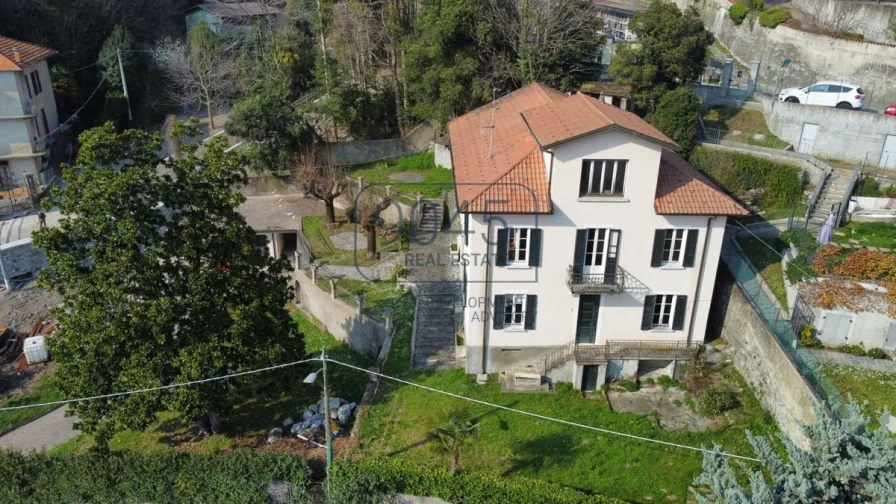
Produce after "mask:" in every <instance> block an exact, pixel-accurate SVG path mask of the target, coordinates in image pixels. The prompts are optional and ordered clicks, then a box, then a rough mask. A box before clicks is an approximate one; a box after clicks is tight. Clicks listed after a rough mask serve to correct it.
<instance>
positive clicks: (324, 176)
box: [293, 145, 348, 224]
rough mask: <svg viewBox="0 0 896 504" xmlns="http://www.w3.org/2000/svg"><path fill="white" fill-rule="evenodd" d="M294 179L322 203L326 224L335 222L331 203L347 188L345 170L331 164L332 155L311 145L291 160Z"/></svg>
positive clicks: (333, 208)
mask: <svg viewBox="0 0 896 504" xmlns="http://www.w3.org/2000/svg"><path fill="white" fill-rule="evenodd" d="M293 170H295V174H296V179H298V181H299V183H300V184H301V185H302V188H303V189H305V191H306V192H308V193H309V194H311V195H312V196H314V197H315V198H317V199H319V200H321V201H323V202H324V206H325V207H326V211H327V222H328V223H330V224H333V223H335V222H336V209H335V207H334V204H333V202H334V201H335V200H336V198H338V197H339V196H341V195H342V193H343V192H345V190H346V187H347V186H348V179H347V178H346V173H345V168H344V167H342V166H340V165H337V164H336V163H335V162H333V159H332V155H331V154H330V153H329V152H325V151H323V149H321V148H320V147H317V146H315V145H312V146H311V147H309V148H307V149H304V150H302V151H301V152H299V154H297V155H296V156H295V157H294V158H293Z"/></svg>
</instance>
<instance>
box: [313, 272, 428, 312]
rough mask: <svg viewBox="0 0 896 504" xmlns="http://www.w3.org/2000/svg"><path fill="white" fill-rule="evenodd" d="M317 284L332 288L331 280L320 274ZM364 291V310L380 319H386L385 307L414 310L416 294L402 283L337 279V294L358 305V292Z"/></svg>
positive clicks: (321, 286)
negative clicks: (356, 295)
mask: <svg viewBox="0 0 896 504" xmlns="http://www.w3.org/2000/svg"><path fill="white" fill-rule="evenodd" d="M317 286H318V287H320V288H321V289H323V290H325V291H329V290H330V281H329V279H327V278H324V277H322V276H318V278H317ZM359 292H363V293H364V312H365V313H367V314H368V315H372V316H373V317H375V318H378V319H380V320H385V316H386V315H385V309H386V308H391V309H392V313H393V318H394V314H395V313H396V312H397V311H399V310H411V312H413V311H414V295H413V294H412V293H411V292H410V291H409V290H408V289H407V287H405V286H404V285H402V284H399V283H396V282H389V281H372V282H366V281H364V280H356V279H353V278H339V279H337V280H336V295H337V297H339V298H340V299H342V300H344V301H346V302H348V303H351V304H353V305H356V306H357V298H356V297H355V294H356V293H359Z"/></svg>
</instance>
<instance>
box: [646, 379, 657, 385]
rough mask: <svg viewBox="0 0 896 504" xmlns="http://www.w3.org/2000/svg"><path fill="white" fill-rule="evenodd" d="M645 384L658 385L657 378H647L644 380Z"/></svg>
mask: <svg viewBox="0 0 896 504" xmlns="http://www.w3.org/2000/svg"><path fill="white" fill-rule="evenodd" d="M644 384H645V385H656V380H654V379H653V378H647V379H645V380H644Z"/></svg>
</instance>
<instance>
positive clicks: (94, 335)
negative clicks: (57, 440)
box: [34, 124, 303, 446]
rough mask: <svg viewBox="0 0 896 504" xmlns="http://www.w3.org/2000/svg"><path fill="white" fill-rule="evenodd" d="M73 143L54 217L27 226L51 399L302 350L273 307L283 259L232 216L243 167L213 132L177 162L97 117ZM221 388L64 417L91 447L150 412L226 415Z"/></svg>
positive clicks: (202, 374) (280, 302)
mask: <svg viewBox="0 0 896 504" xmlns="http://www.w3.org/2000/svg"><path fill="white" fill-rule="evenodd" d="M176 126H177V127H175V128H173V129H174V130H175V131H174V134H183V133H184V128H183V127H182V126H181V125H176ZM187 132H188V134H189V135H196V134H198V130H197V129H196V128H192V127H190V128H188V131H187ZM80 141H81V144H82V147H81V150H80V152H79V157H78V164H77V165H76V166H69V167H65V168H64V178H65V180H66V182H67V186H66V187H65V188H64V189H61V190H57V192H55V193H54V196H53V201H52V204H53V205H54V206H58V207H59V209H60V211H61V214H62V216H61V219H60V222H59V226H58V227H54V228H50V229H44V230H40V231H38V232H36V233H35V234H34V243H35V245H36V246H38V247H40V248H41V249H43V250H44V252H45V253H46V255H47V260H48V262H49V267H48V268H45V269H43V270H41V272H40V275H39V279H38V281H39V284H40V285H42V286H44V287H48V288H51V289H53V290H55V291H57V292H59V293H60V295H61V296H62V300H63V301H62V306H61V307H60V309H59V310H57V312H56V316H57V317H58V320H59V325H60V328H61V329H60V331H59V332H58V333H57V334H56V336H55V337H54V338H53V341H52V342H51V349H52V351H53V355H54V357H55V359H56V361H57V362H58V363H59V369H58V371H57V374H56V377H57V380H58V384H59V388H60V389H61V390H62V392H63V394H65V395H66V396H67V397H86V396H95V395H103V394H111V393H115V392H122V391H128V390H134V389H143V388H151V387H158V386H162V385H167V384H171V383H175V382H184V381H191V380H196V379H200V378H208V377H213V376H221V375H225V374H230V373H234V372H238V371H244V370H247V369H251V368H257V367H262V366H267V365H272V364H277V363H282V362H287V361H290V360H294V359H296V358H297V357H300V356H301V355H302V354H303V350H302V345H301V337H300V336H299V335H298V334H297V333H296V330H295V327H294V325H293V324H292V322H291V320H290V317H289V314H288V313H287V312H286V309H285V305H286V303H287V301H288V300H289V297H290V289H289V287H287V283H286V280H285V278H284V276H283V273H284V272H285V271H287V269H288V264H287V263H286V261H284V260H282V259H281V260H274V259H272V258H271V257H270V256H269V255H268V254H267V251H266V248H265V247H264V246H263V243H259V239H258V237H257V236H256V234H255V232H254V231H253V230H252V229H250V228H249V226H248V225H247V224H246V221H245V219H243V217H242V216H241V215H240V214H239V213H238V212H237V211H236V208H237V206H238V205H239V204H240V203H241V202H242V201H244V200H245V198H244V197H243V196H242V195H241V194H240V193H238V192H236V191H235V190H234V188H236V187H239V186H241V185H243V184H245V183H246V174H245V172H244V170H243V169H242V168H241V164H240V160H239V157H238V156H237V155H236V154H235V153H225V152H224V151H225V148H226V141H224V139H223V138H222V137H217V138H215V139H213V140H211V141H209V142H206V143H205V144H204V146H205V147H206V150H205V152H204V154H203V156H202V157H198V156H197V155H196V150H197V148H198V144H196V143H185V144H183V145H182V149H183V151H184V152H185V155H184V156H183V157H182V158H181V159H161V158H160V157H159V155H158V152H159V148H160V145H161V138H160V137H159V136H158V135H149V134H148V133H146V132H143V131H140V130H126V131H124V132H122V133H116V131H115V129H114V128H113V127H112V125H110V124H106V125H104V126H101V127H99V128H95V129H92V130H88V131H86V132H85V133H83V134H82V135H81V137H80ZM160 167H161V168H163V169H160ZM160 172H166V173H167V174H166V175H160ZM234 385H235V384H234V380H221V381H215V382H210V383H206V384H201V385H196V386H190V387H180V388H175V389H170V390H165V391H158V392H150V393H143V394H135V395H129V396H122V397H114V398H108V399H102V400H94V401H87V402H78V403H73V404H72V405H71V406H70V412H71V413H74V414H76V415H77V416H78V424H77V425H78V428H79V429H80V430H82V431H84V432H87V433H90V434H93V435H94V437H95V440H96V442H97V444H98V446H104V445H106V443H107V442H108V440H109V439H110V437H111V436H112V434H114V433H115V432H117V431H120V430H123V429H141V428H145V427H146V426H147V425H149V423H150V422H152V421H154V420H155V415H156V413H158V412H159V411H163V410H173V411H176V412H177V413H179V414H180V415H181V416H182V417H183V418H192V419H200V418H204V417H206V416H209V417H212V418H216V417H217V413H220V414H224V415H226V414H227V412H228V410H229V409H230V408H231V407H232V406H233V404H234V402H235V401H236V400H238V398H237V397H235V394H234V393H233V391H232V387H233V386H234ZM210 412H214V413H215V414H212V413H210Z"/></svg>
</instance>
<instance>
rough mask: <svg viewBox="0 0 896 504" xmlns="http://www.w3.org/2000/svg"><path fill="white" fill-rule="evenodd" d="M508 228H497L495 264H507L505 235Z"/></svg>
mask: <svg viewBox="0 0 896 504" xmlns="http://www.w3.org/2000/svg"><path fill="white" fill-rule="evenodd" d="M509 231H510V230H509V229H507V228H504V229H499V230H498V250H497V252H496V255H495V266H507V241H508V240H507V237H508V236H509V234H508V232H509Z"/></svg>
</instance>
